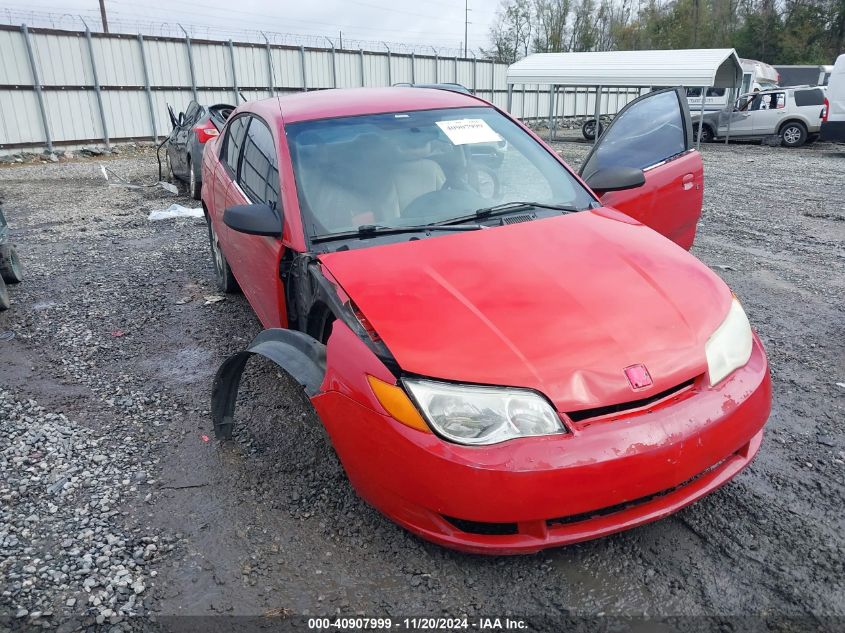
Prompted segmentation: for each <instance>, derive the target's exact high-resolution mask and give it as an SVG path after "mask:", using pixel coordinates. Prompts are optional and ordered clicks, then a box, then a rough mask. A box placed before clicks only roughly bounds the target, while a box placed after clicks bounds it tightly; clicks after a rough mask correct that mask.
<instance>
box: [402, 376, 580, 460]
mask: <svg viewBox="0 0 845 633" xmlns="http://www.w3.org/2000/svg"><path fill="white" fill-rule="evenodd" d="M404 384H405V387H407V389H408V391H410V393H411V396H413V398H414V400H415V401H416V404H417V406H418V407H419V408H420V411H422V414H423V415H424V416H425V419H426V420H427V421H428V423H429V424H430V425H431V426H432V427H433V428H434V429H435V430H436V431H437V432H438V433H440V435H442V436H443V437H445V438H447V439H450V440H452V441H453V442H457V443H459V444H473V445H478V444H496V443H498V442H504V441H505V440H510V439H513V438H516V437H527V436H534V435H550V434H553V433H565V432H566V429H565V428H564V427H563V425H562V424H561V422H560V419H559V418H558V416H557V414H556V413H555V410H554V409H553V408H552V407H551V406H550V405H549V403H548V402H546V401H545V400H544V399H543V398H542V397H540V396H539V395H538V394H537V393H535V392H533V391H530V390H528V389H512V388H509V387H476V386H471V385H452V384H449V383H444V382H435V381H433V380H405V381H404Z"/></svg>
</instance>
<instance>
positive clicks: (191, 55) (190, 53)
mask: <svg viewBox="0 0 845 633" xmlns="http://www.w3.org/2000/svg"><path fill="white" fill-rule="evenodd" d="M179 28H180V29H182V33H184V34H185V45H186V46H187V48H188V69H189V70H190V71H191V92H192V93H193V94H194V101H197V102H199V97H198V96H197V78H196V73H195V72H194V51H193V49H191V38H190V37H189V36H188V32H187V31H186V30H185V29H184V28H183V27H182V25H181V24H180V25H179Z"/></svg>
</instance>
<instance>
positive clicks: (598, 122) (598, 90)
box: [593, 86, 601, 145]
mask: <svg viewBox="0 0 845 633" xmlns="http://www.w3.org/2000/svg"><path fill="white" fill-rule="evenodd" d="M600 129H601V86H596V133H595V135H594V136H593V145H595V144H596V143H598V142H599V136H600V134H599V130H600Z"/></svg>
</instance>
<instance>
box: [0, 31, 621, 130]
mask: <svg viewBox="0 0 845 633" xmlns="http://www.w3.org/2000/svg"><path fill="white" fill-rule="evenodd" d="M31 37H32V41H33V49H34V55H35V58H36V63H37V66H38V68H39V72H40V73H41V75H42V81H43V83H44V84H46V85H48V86H50V85H53V86H58V85H62V86H75V85H85V86H92V85H93V74H92V72H91V65H90V59H89V54H88V47H87V41H86V39H85V36H84V33H75V32H68V33H67V34H56V33H32V35H31ZM144 43H145V49H146V56H147V57H146V62H147V67H148V70H149V77H150V83H151V84H152V86H153V87H154V88H155V87H174V88H175V87H179V89H175V90H167V91H162V90H153V91H152V98H153V102H154V111H155V118H156V127H157V132H158V134H159V135H162V134H166V133H167V132H169V128H170V124H169V119H168V116H167V110H166V104H167V103H170V104H172V105H173V108H174V110H175V111H176V112H177V113H178V112H179V111H180V110H184V109H185V107H186V106H187V104H188V102H189V101H190V100H191V99H192V93H191V90H190V85H191V75H190V69H189V64H188V55H187V47H186V44H185V42H184V41H182V40H178V39H173V40H169V39H167V40H156V39H154V38H145V42H144ZM93 48H94V60H95V63H96V65H97V73H98V76H99V79H100V82H101V84H102V85H103V86H106V87H127V89H126V90H121V91H118V90H104V91H103V103H104V108H105V111H106V117H107V125H108V128H109V135H110V137H112V138H125V137H137V136H148V135H150V129H149V127H150V122H149V112H148V107H149V106H148V102H147V96H146V94H145V92H144V91H143V90H134V89H132V88H133V87H137V86H142V85H143V83H144V75H143V67H142V60H141V53H140V51H141V49H140V45H139V43H138V40H137V38H135V37H132V36H117V35H110V36H108V35H106V36H104V35H101V34H98V35H96V36H94V38H93ZM192 48H193V53H194V67H195V71H196V83H197V87H198V90H199V95H200V97H199V98H200V100H201V101H203V102H206V103H215V102H226V103H234V102H236V101H238V100H237V98H236V95H235V94H234V93H233V91H232V89H231V86H232V63H231V59H230V53H229V47H228V43H226V42H220V43H212V44H209V43H193V45H192ZM305 55H306V77H305V78H306V79H307V82H308V87H309V88H330V87H332V86H333V85H334V83H335V81H334V73H333V67H332V53H331V49H329V48H327V49H324V50H319V49H308V50H306V52H305ZM234 56H235V62H234V69H235V71H236V74H237V83H238V86H239V87H240V88H241V89H242V90H243V89H244V88H246V90H243V91H244V93H245V96H246V97H247V98H249V99H260V98H265V97H267V96H270V92H269V88H268V89H264V88H263V87H265V86H268V87H269V77H268V75H269V68H268V60H267V49H266V47H265V46H263V45H260V44H238V45H235V46H234ZM271 56H272V60H273V70H274V76H273V83H274V86H275V88H276V90H277V92H278V93H279V94H284V93H289V92H298V91H299V90H300V89H301V88H302V87H303V74H302V59H301V54H300V49H299V48H292V47H291V48H289V47H277V46H274V47H271ZM335 60H336V67H335V72H336V74H337V85H338V86H339V87H359V86H361V85H362V72H361V55H360V53H359V52H357V51H337V52H336V56H335ZM363 61H364V73H363V83H364V84H365V85H367V86H384V85H388V84H389V83H400V82H411V81H415V82H417V83H426V82H433V81H435V80H437V81H441V82H453V81H457V82H458V83H461V84H463V85H465V86H467V87H468V88H470V89H475V90H476V91H477V93H478V94H479V96H481V97H483V98H485V99H492V100H493V101H494V102H495V103H496V104H497V105H499V106H500V107H505V106H506V104H507V86H506V84H505V72H506V65H505V64H497V65H496V67H495V68H494V65H493V64H491V63H490V62H488V61H483V60H480V61H478V62H474V61H473V60H463V59H458V60H457V70H456V67H455V66H456V60H455V59H454V58H450V57H443V58H435V56H434V55H422V56H412V55H408V54H392V55H391V59H390V73H389V74H388V69H387V64H388V62H387V53H386V52H384V53H382V52H365V53H364V56H363ZM494 74H495V82H496V85H495V93H494V92H493V90H492V87H493V79H494ZM31 83H32V77H31V73H30V70H29V61H28V58H27V55H26V48H25V46H24V39H23V37H22V34H21V33H20V32H19V31H0V84H12V85H29V84H31ZM208 88H211V89H208ZM44 94H45V101H47V110H48V115H49V117H50V127H51V132H52V134H53V137H54V139H55V140H56V141H73V140H83V139H84V140H87V139H98V138H101V137H102V130H101V124H100V115H99V110H98V107H97V101H96V94H95V92H94V91H93V90H84V91H79V90H62V91H57V90H49V89H48V90H45V93H44ZM637 94H638V91H633V92H623V93H621V94H619V96H617V95H616V93H614V92H611V93H610V94H608V95H607V96H605V97H604V98H603V105H602V111H603V112H606V113H612V112H616V111H617V110H618V109H619V108H621V107H622V106H623V105H624V104H625V103H627V102H628V101H630V100H631V99H633V98H635V97H636V95H637ZM558 100H559V104H558V114H559V116H564V115H566V116H572V115H575V114H578V115H579V116H585V115H591V114H592V110H591V108H592V99H591V98H590V97H589V96H588V95H585V94H584V91H583V90H581V91H580V93H579V94H578V96H577V97H576V94H575V91H574V90H572V89H570V92H568V93H567V95H566V96H564V95H562V94H561V95H560V96H559V97H558ZM0 105H2V106H3V110H4V112H3V114H4V117H3V121H2V122H0V133H2V136H0V144H10V143H29V142H39V141H42V140H43V138H44V131H43V129H42V126H41V119H40V114H39V111H38V107H37V101H36V98H35V93H34V92H32V91H11V92H10V91H6V92H3V93H0ZM548 106H549V99H548V86H539V87H537V86H527V87H526V88H525V89H524V90H523V89H522V87H517V88H516V89H515V90H514V99H513V110H514V113H515V114H516V115H521V116H524V117H526V118H546V117H547V116H548Z"/></svg>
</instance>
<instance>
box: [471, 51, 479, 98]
mask: <svg viewBox="0 0 845 633" xmlns="http://www.w3.org/2000/svg"><path fill="white" fill-rule="evenodd" d="M477 91H478V58H477V57H476V56H475V53H473V54H472V94H475V93H476V92H477Z"/></svg>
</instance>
